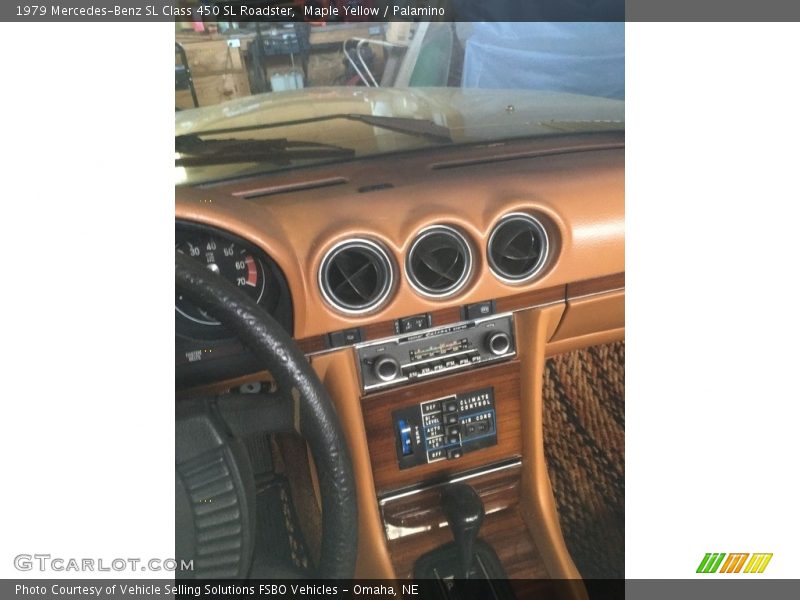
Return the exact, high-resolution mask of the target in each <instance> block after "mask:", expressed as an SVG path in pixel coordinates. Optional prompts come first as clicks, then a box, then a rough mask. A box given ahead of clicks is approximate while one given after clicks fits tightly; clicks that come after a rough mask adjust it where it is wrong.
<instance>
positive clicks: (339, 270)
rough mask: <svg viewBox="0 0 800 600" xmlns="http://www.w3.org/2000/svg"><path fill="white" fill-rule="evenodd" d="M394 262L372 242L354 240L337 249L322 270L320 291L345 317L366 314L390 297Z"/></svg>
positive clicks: (330, 252) (324, 260)
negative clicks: (349, 314) (346, 315)
mask: <svg viewBox="0 0 800 600" xmlns="http://www.w3.org/2000/svg"><path fill="white" fill-rule="evenodd" d="M393 282H394V272H393V269H392V261H391V260H390V259H389V255H388V254H387V253H386V251H385V250H384V249H383V248H382V247H381V246H379V245H378V244H376V243H375V242H372V241H370V240H363V239H352V240H347V241H346V242H343V243H341V244H338V245H336V246H334V247H333V248H332V249H331V250H329V251H328V253H327V254H326V255H325V258H324V259H323V261H322V267H320V270H319V287H320V289H321V290H322V295H323V296H324V297H325V300H327V301H328V302H329V303H330V304H331V305H333V306H334V307H336V308H337V309H339V310H341V311H342V312H346V313H353V314H358V313H364V312H367V311H369V310H372V309H373V308H376V307H377V306H379V305H380V304H381V303H383V302H384V301H385V300H386V298H387V297H388V296H389V292H391V290H392V284H393Z"/></svg>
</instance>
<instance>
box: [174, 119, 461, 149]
mask: <svg viewBox="0 0 800 600" xmlns="http://www.w3.org/2000/svg"><path fill="white" fill-rule="evenodd" d="M334 119H346V120H348V121H358V122H359V123H365V124H367V125H372V126H373V127H380V128H381V129H388V130H390V131H395V132H397V133H404V134H406V135H413V136H416V137H424V138H428V139H430V140H433V141H435V142H446V143H452V141H453V137H452V135H451V134H450V130H449V129H448V128H447V127H444V126H442V125H438V124H436V123H434V122H433V121H428V120H426V119H410V118H406V117H386V116H380V115H362V114H359V113H338V114H333V115H323V116H320V117H308V118H306V119H295V120H292V121H280V122H278V123H262V124H260V125H245V126H243V127H230V128H227V129H211V130H208V131H198V132H196V133H193V134H189V135H197V136H205V135H226V134H231V133H241V132H243V131H256V130H258V129H274V128H276V127H293V126H295V125H306V124H308V123H320V122H322V121H332V120H334ZM182 137H186V136H182V135H180V136H176V138H175V140H176V142H177V140H178V138H182Z"/></svg>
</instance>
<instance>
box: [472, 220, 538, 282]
mask: <svg viewBox="0 0 800 600" xmlns="http://www.w3.org/2000/svg"><path fill="white" fill-rule="evenodd" d="M548 249H549V241H548V238H547V231H546V230H545V228H544V226H543V225H542V224H541V222H539V220H537V219H536V218H534V217H532V216H530V215H528V214H524V213H512V214H509V215H506V216H504V217H503V218H502V219H500V221H499V222H498V223H497V225H495V227H494V229H493V230H492V233H491V234H490V235H489V242H488V244H487V255H488V259H489V267H490V268H491V270H492V272H493V273H494V274H495V276H496V277H497V278H498V279H500V280H502V281H505V282H506V283H520V282H522V281H527V280H529V279H532V278H533V277H534V276H536V274H537V273H539V272H540V271H541V270H542V267H544V264H545V261H546V259H547V252H548Z"/></svg>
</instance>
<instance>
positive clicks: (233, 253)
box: [175, 235, 266, 326]
mask: <svg viewBox="0 0 800 600" xmlns="http://www.w3.org/2000/svg"><path fill="white" fill-rule="evenodd" d="M175 249H176V250H177V251H178V252H180V253H181V254H185V255H187V256H191V257H192V258H194V259H195V260H197V261H198V262H199V263H201V264H203V265H204V266H205V267H206V268H207V269H208V270H209V271H211V272H212V273H216V274H217V275H219V276H221V277H224V278H225V279H227V280H228V281H230V282H231V283H232V284H233V285H235V286H236V287H238V288H239V289H241V290H243V291H244V292H245V293H246V294H247V295H248V296H250V297H251V298H252V299H253V300H255V301H256V302H260V301H261V298H262V297H263V295H264V290H265V287H266V276H265V271H264V265H263V264H261V261H260V260H259V259H258V258H257V257H256V256H254V254H253V253H252V252H251V251H250V250H249V249H247V248H245V247H243V246H242V245H240V244H238V243H236V242H232V241H230V240H227V239H224V238H222V237H216V236H210V235H200V236H197V237H192V238H190V239H186V240H183V241H180V242H178V243H177V244H176V246H175ZM175 310H176V311H177V312H178V313H180V314H181V315H183V316H184V317H186V318H187V319H189V320H191V321H193V322H195V323H198V324H201V325H209V326H219V325H220V323H219V321H217V320H216V319H215V318H214V317H212V316H211V315H209V314H208V313H207V312H206V311H205V310H203V308H202V307H200V306H197V305H196V304H194V303H193V302H191V301H189V300H188V299H186V298H184V297H183V295H182V294H180V293H177V292H176V295H175Z"/></svg>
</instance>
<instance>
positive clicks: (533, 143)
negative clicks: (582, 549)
mask: <svg viewBox="0 0 800 600" xmlns="http://www.w3.org/2000/svg"><path fill="white" fill-rule="evenodd" d="M176 249H177V250H178V251H180V252H183V253H185V254H188V255H190V256H193V257H195V258H197V260H199V261H201V262H203V263H204V264H205V265H206V266H207V267H208V268H209V269H211V270H213V271H215V272H219V273H220V274H221V275H223V276H225V277H226V278H228V279H229V280H230V281H231V282H232V283H234V285H237V286H239V287H240V288H241V289H243V290H245V291H246V292H247V293H248V294H249V295H250V296H251V297H252V298H253V299H255V300H256V301H258V302H259V303H260V304H261V306H263V307H264V308H265V309H266V310H267V311H268V312H269V313H270V314H272V316H273V317H275V319H276V320H277V321H278V323H279V324H280V325H281V326H282V327H284V328H285V329H286V330H287V331H289V332H290V333H291V334H292V336H293V337H294V339H295V341H296V342H297V344H298V345H299V347H300V348H301V349H302V350H303V352H304V353H305V354H306V356H307V357H308V359H309V360H310V361H311V364H312V366H313V367H314V369H315V371H316V372H317V374H318V375H319V377H320V379H321V380H322V382H323V383H324V384H325V386H326V388H327V389H328V391H329V393H330V394H331V397H332V399H333V401H334V404H335V405H336V408H337V411H338V412H339V415H340V418H341V419H342V421H343V427H344V429H345V434H346V435H347V438H348V444H349V447H350V449H351V453H352V455H353V463H354V468H355V471H356V478H357V487H358V497H359V520H360V527H361V532H362V533H361V535H360V538H359V539H360V541H359V562H358V574H359V575H361V576H368V577H389V578H391V577H395V576H399V577H407V576H410V573H411V569H412V565H413V562H414V560H415V559H416V558H417V557H418V556H419V555H420V554H421V553H422V551H423V550H424V549H426V548H428V547H434V546H435V545H436V544H438V543H442V541H446V535H445V534H444V533H443V532H442V530H441V528H439V526H438V523H440V522H441V520H442V519H441V514H438V513H437V509H436V508H435V506H434V505H435V504H436V501H435V493H434V490H435V489H436V486H437V485H440V484H441V483H442V482H445V481H450V480H452V479H453V478H454V477H459V478H467V479H468V480H469V481H470V482H471V483H472V484H473V486H474V487H475V489H476V490H478V492H479V493H480V495H481V497H482V498H484V501H485V502H486V503H487V509H488V508H491V509H492V511H493V512H492V513H491V515H490V517H487V518H490V521H491V522H492V523H496V525H495V527H496V530H497V533H496V535H495V538H496V539H494V545H495V549H496V550H497V552H498V555H499V556H500V559H501V560H502V561H503V563H504V564H505V565H506V570H507V571H508V574H509V576H511V577H523V576H524V577H532V576H537V577H538V576H549V577H554V578H572V577H575V576H577V572H576V571H575V567H574V565H573V564H572V562H571V560H570V559H569V554H568V552H567V551H566V549H565V547H564V543H563V539H561V536H560V530H559V529H558V525H557V516H556V515H555V509H554V508H553V504H552V492H550V491H549V490H550V486H549V481H548V480H547V473H546V465H545V464H544V457H543V454H542V449H541V435H542V433H541V427H542V426H541V415H540V412H541V378H542V369H543V365H544V360H545V357H546V356H549V355H553V354H556V353H560V352H565V351H567V350H571V349H575V348H583V347H587V346H590V345H593V344H598V343H604V342H607V341H612V340H617V339H622V338H623V337H624V287H625V278H624V271H625V263H624V261H625V258H624V134H623V133H616V132H604V133H593V134H581V135H577V134H576V135H560V136H552V137H544V138H542V137H539V138H533V139H522V140H514V141H510V142H506V143H496V144H481V145H476V146H456V147H441V148H438V149H434V150H428V151H425V152H410V153H406V154H397V155H391V156H377V157H373V158H370V159H365V160H359V161H355V162H345V163H337V164H328V165H321V166H317V167H306V168H303V169H295V170H285V171H280V172H276V173H272V174H267V175H264V176H255V177H252V176H250V177H247V178H242V179H239V180H230V181H225V182H221V183H215V184H207V185H203V186H195V187H189V186H185V187H178V188H176ZM268 379H269V375H268V374H267V373H265V372H264V371H263V369H262V368H260V367H259V365H258V364H257V363H256V362H255V361H254V360H253V359H252V357H250V356H249V355H248V353H247V350H246V349H245V348H243V347H242V346H241V344H239V343H238V342H237V341H236V340H235V339H232V338H231V336H230V335H228V334H227V333H226V332H225V330H224V329H223V328H222V326H220V325H219V324H218V323H216V321H215V320H214V319H213V317H211V316H209V315H208V314H207V313H206V312H205V311H204V310H203V308H202V307H197V306H192V305H191V304H190V303H188V302H185V301H184V299H183V298H181V297H180V296H177V297H176V387H177V393H178V395H179V396H180V395H186V394H197V393H200V392H215V393H219V392H223V391H226V390H229V389H231V388H233V387H235V386H239V385H242V384H246V383H251V382H260V381H265V380H268ZM498 490H499V491H498ZM548 494H549V495H548ZM432 498H433V499H432ZM509 530H514V531H515V532H516V533H514V534H513V535H511V534H509V533H508V531H509ZM491 531H494V530H493V529H491V527H490V528H489V532H491ZM503 532H505V533H503ZM490 534H491V533H488V534H487V536H489V535H490Z"/></svg>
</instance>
